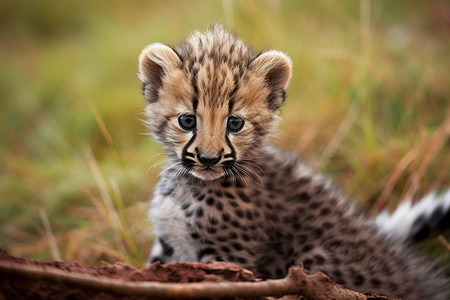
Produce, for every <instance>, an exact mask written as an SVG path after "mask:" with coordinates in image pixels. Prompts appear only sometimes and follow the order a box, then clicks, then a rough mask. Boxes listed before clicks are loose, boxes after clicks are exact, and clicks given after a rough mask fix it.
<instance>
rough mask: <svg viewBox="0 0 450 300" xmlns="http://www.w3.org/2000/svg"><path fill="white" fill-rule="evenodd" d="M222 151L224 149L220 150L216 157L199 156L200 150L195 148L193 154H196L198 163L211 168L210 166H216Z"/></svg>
mask: <svg viewBox="0 0 450 300" xmlns="http://www.w3.org/2000/svg"><path fill="white" fill-rule="evenodd" d="M223 151H224V149H222V150H221V151H220V153H219V155H218V156H210V155H204V154H201V153H200V150H199V149H198V148H197V147H196V148H195V152H197V159H198V161H199V162H200V163H201V164H202V165H204V166H206V167H212V166H214V165H216V164H217V163H218V162H219V161H220V159H221V158H222V153H223Z"/></svg>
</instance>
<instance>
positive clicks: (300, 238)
mask: <svg viewBox="0 0 450 300" xmlns="http://www.w3.org/2000/svg"><path fill="white" fill-rule="evenodd" d="M297 239H298V242H299V243H300V244H304V243H305V242H306V241H307V240H308V236H307V235H304V234H299V235H297Z"/></svg>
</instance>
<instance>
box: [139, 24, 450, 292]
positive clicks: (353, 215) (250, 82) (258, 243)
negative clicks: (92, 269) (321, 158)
mask: <svg viewBox="0 0 450 300" xmlns="http://www.w3.org/2000/svg"><path fill="white" fill-rule="evenodd" d="M291 69H292V62H291V60H290V59H289V57H288V56H286V55H285V54H284V53H282V52H280V51H266V52H262V53H260V54H257V55H255V54H254V53H253V51H252V50H251V49H250V48H248V47H247V46H245V45H244V43H243V42H242V41H241V40H240V39H238V38H237V37H235V36H234V35H233V34H231V33H229V32H228V31H226V30H224V29H223V27H222V26H220V25H214V26H212V28H210V29H209V30H208V31H207V32H206V33H200V32H195V33H194V34H193V35H192V36H191V37H189V38H188V39H187V40H186V41H184V42H182V43H181V44H180V45H178V46H177V47H176V48H171V47H168V46H166V45H163V44H160V43H155V44H151V45H149V46H147V47H146V48H145V49H144V50H143V51H142V53H141V55H140V57H139V77H140V79H141V81H142V82H143V94H144V97H145V99H146V100H147V106H146V115H147V116H148V126H149V127H150V129H151V131H152V132H153V135H154V137H155V138H156V140H158V141H159V143H160V144H161V145H162V147H163V148H164V149H165V150H166V151H167V153H168V154H167V155H168V164H167V167H166V168H165V170H164V171H163V172H162V173H161V180H160V182H159V183H158V186H157V188H156V191H155V193H154V197H153V200H152V203H151V204H152V205H151V220H152V222H153V224H154V231H155V234H156V239H155V243H154V246H153V249H152V252H151V258H150V261H151V262H153V261H161V262H163V263H166V262H170V261H201V262H209V261H213V260H223V261H230V262H234V263H237V264H239V265H241V266H243V267H245V268H248V269H250V270H252V271H253V272H254V273H255V274H256V275H257V276H260V277H262V278H280V277H283V276H285V275H286V273H287V269H288V268H289V266H291V265H294V264H299V263H303V265H304V266H305V268H307V269H308V270H309V271H310V272H312V273H314V272H317V271H322V272H324V273H326V274H327V275H328V276H330V277H331V278H332V280H333V281H335V282H338V283H340V284H343V285H344V286H345V287H347V288H350V289H353V290H357V291H362V292H372V293H377V294H382V295H388V296H391V297H401V298H404V299H445V294H444V291H445V285H446V283H445V280H444V279H443V277H441V274H440V272H439V271H437V270H435V267H436V266H435V265H434V264H432V263H430V262H428V261H427V260H425V259H423V258H421V257H419V256H417V255H416V254H415V253H413V252H414V251H413V250H411V249H410V247H406V246H402V245H401V244H400V243H398V242H396V241H393V240H392V239H391V238H390V237H388V236H386V235H385V234H382V233H381V231H380V230H379V229H377V228H376V227H375V226H374V225H373V223H372V222H370V221H368V220H366V219H365V218H363V217H362V215H361V214H359V213H358V212H357V211H356V210H355V209H354V208H353V206H352V205H351V204H350V203H349V202H347V201H346V200H345V199H344V197H343V196H342V195H341V194H340V192H339V191H338V189H337V188H336V187H334V186H333V184H332V182H331V181H330V180H329V179H327V178H325V177H324V176H323V175H321V174H319V173H317V172H316V171H315V170H313V169H312V168H311V167H309V166H308V165H307V164H306V163H305V162H303V161H302V160H300V159H299V158H297V157H295V156H292V155H290V154H286V153H283V152H281V151H280V150H277V149H276V148H273V147H271V146H269V143H268V137H269V136H270V134H271V133H272V132H273V130H274V127H275V126H276V124H277V122H278V119H279V117H278V110H279V108H280V107H281V106H282V104H283V103H284V101H285V97H286V92H285V91H286V87H287V85H288V82H289V79H290V77H291Z"/></svg>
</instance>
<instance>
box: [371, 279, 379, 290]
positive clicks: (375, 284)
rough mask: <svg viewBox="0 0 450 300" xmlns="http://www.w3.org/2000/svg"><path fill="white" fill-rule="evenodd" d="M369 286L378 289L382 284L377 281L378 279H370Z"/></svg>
mask: <svg viewBox="0 0 450 300" xmlns="http://www.w3.org/2000/svg"><path fill="white" fill-rule="evenodd" d="M370 284H371V285H372V286H373V287H374V288H379V287H380V286H381V284H382V282H381V280H379V279H378V278H372V279H370Z"/></svg>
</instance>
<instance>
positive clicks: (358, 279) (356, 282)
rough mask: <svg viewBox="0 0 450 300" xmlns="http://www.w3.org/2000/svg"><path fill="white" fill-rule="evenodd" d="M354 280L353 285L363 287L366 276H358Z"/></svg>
mask: <svg viewBox="0 0 450 300" xmlns="http://www.w3.org/2000/svg"><path fill="white" fill-rule="evenodd" d="M353 279H354V280H353V284H354V285H355V286H361V285H362V284H363V283H364V281H365V280H366V279H365V278H364V276H362V275H361V274H356V275H355V276H354V278H353Z"/></svg>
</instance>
